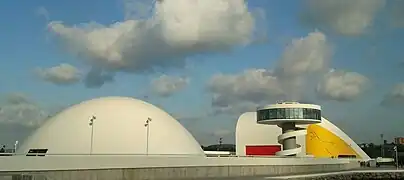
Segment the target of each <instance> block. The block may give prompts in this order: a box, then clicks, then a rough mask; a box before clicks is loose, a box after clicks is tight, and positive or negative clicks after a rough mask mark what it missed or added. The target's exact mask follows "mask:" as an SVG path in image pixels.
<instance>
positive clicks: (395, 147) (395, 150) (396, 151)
mask: <svg viewBox="0 0 404 180" xmlns="http://www.w3.org/2000/svg"><path fill="white" fill-rule="evenodd" d="M394 152H395V153H396V167H397V169H398V150H397V145H395V146H394Z"/></svg>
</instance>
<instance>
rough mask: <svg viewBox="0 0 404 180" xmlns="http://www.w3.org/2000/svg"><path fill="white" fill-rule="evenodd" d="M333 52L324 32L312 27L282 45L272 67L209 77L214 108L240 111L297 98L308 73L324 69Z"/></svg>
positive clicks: (320, 71)
mask: <svg viewBox="0 0 404 180" xmlns="http://www.w3.org/2000/svg"><path fill="white" fill-rule="evenodd" d="M331 56H332V48H331V45H330V44H329V43H328V42H327V38H326V36H325V35H324V34H323V33H321V32H319V31H315V32H312V33H309V34H308V35H307V36H306V37H303V38H297V39H294V40H293V41H292V43H291V44H290V45H288V46H287V47H286V48H285V51H284V52H283V54H282V56H281V58H280V60H279V63H278V65H277V66H276V67H275V70H274V71H272V70H268V69H249V70H246V71H244V72H242V73H240V74H233V75H223V74H218V75H215V76H213V77H212V79H211V80H210V82H209V83H208V87H209V90H210V92H212V94H213V98H212V105H213V107H215V109H216V110H217V112H231V113H234V112H236V113H241V112H245V111H246V110H253V109H255V108H256V107H257V106H259V105H261V104H267V103H271V101H272V102H273V101H275V100H300V98H301V97H300V95H301V91H302V90H303V89H304V85H305V84H307V83H306V81H307V79H308V77H310V76H311V75H318V74H321V73H324V72H326V71H325V70H326V69H328V66H329V61H330V58H331Z"/></svg>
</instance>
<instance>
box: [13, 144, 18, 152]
mask: <svg viewBox="0 0 404 180" xmlns="http://www.w3.org/2000/svg"><path fill="white" fill-rule="evenodd" d="M17 146H18V141H15V143H14V153H16V152H17Z"/></svg>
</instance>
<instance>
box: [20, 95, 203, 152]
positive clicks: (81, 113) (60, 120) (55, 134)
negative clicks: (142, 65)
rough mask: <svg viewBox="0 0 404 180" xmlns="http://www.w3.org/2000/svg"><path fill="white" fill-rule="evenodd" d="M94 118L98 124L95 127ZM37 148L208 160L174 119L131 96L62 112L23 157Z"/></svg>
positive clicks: (100, 100) (29, 144)
mask: <svg viewBox="0 0 404 180" xmlns="http://www.w3.org/2000/svg"><path fill="white" fill-rule="evenodd" d="M92 116H94V117H95V120H94V123H93V125H92V126H90V125H89V123H90V118H91V117H92ZM148 118H151V119H152V121H151V122H150V124H149V138H147V134H148V133H147V128H146V126H145V123H146V120H147V119H148ZM92 130H93V136H91V134H92ZM91 141H93V143H91ZM147 142H148V146H147ZM91 144H92V145H91ZM91 147H92V151H91ZM147 147H148V148H147ZM32 148H42V149H49V151H48V153H50V154H90V153H93V154H100V153H101V154H146V153H147V149H148V153H149V154H192V155H200V156H205V154H204V152H203V150H202V148H201V147H200V145H199V143H198V142H197V141H196V140H195V139H194V137H193V136H192V135H191V134H190V133H189V132H188V131H187V130H186V129H185V128H184V127H183V126H182V125H181V124H180V123H179V122H178V121H177V120H175V119H174V118H173V117H172V116H170V115H169V114H168V113H166V112H164V111H163V110H161V109H159V108H157V107H155V106H153V105H152V104H149V103H146V102H144V101H141V100H137V99H133V98H127V97H104V98H98V99H93V100H89V101H85V102H82V103H80V104H77V105H74V106H72V107H70V108H68V109H66V110H64V111H62V112H60V113H58V114H57V115H55V116H54V117H51V118H50V119H49V120H47V122H46V123H45V124H44V125H43V126H42V127H40V128H39V129H38V130H37V131H36V132H35V133H34V134H33V135H32V136H30V137H29V138H28V139H27V140H26V141H25V142H24V143H23V144H22V146H21V147H20V148H19V149H18V150H17V152H18V153H27V152H28V151H29V149H32Z"/></svg>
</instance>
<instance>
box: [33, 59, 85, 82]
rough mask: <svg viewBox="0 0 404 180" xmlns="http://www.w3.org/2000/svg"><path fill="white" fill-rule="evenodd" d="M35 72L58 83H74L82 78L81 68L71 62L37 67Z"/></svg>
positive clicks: (49, 80)
mask: <svg viewBox="0 0 404 180" xmlns="http://www.w3.org/2000/svg"><path fill="white" fill-rule="evenodd" d="M35 73H36V74H37V75H38V76H39V77H40V78H41V79H42V80H44V81H47V82H50V83H53V84H57V85H69V84H74V83H77V82H78V81H80V78H81V74H80V72H79V70H78V69H77V68H76V67H74V66H72V65H70V64H60V65H58V66H55V67H51V68H37V69H35Z"/></svg>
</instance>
